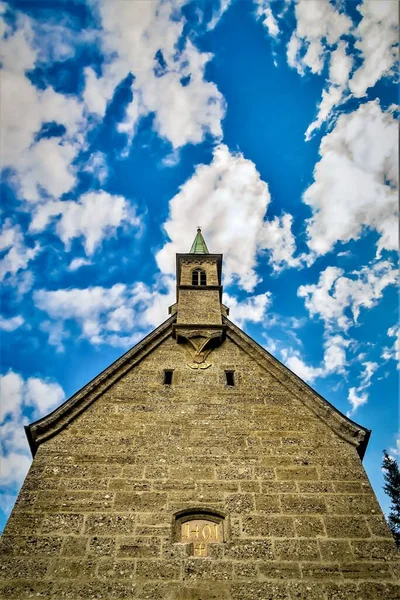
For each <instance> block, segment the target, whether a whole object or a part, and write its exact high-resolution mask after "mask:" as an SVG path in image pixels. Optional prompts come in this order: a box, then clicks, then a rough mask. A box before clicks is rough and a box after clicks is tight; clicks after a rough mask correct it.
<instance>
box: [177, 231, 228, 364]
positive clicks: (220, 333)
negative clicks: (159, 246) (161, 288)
mask: <svg viewBox="0 0 400 600" xmlns="http://www.w3.org/2000/svg"><path fill="white" fill-rule="evenodd" d="M221 277H222V254H210V253H209V251H208V248H207V245H206V242H205V240H204V238H203V235H202V233H201V229H200V227H198V228H197V234H196V237H195V239H194V242H193V244H192V247H191V248H190V251H189V253H188V254H177V255H176V298H177V302H176V304H175V305H174V306H172V307H171V309H170V312H171V313H176V315H177V318H176V323H175V324H174V327H173V335H174V337H175V339H176V340H177V342H178V343H183V344H186V345H187V348H188V350H189V352H190V353H191V355H192V358H193V361H192V363H189V366H190V367H192V368H202V369H205V368H207V367H208V366H210V364H209V363H207V362H206V357H207V355H208V354H209V352H210V351H211V350H212V348H214V347H215V346H217V345H219V344H220V343H221V342H222V341H223V339H224V337H225V329H226V326H225V325H224V324H223V320H222V317H223V316H226V315H228V309H227V308H226V307H225V306H224V305H223V304H222V280H221Z"/></svg>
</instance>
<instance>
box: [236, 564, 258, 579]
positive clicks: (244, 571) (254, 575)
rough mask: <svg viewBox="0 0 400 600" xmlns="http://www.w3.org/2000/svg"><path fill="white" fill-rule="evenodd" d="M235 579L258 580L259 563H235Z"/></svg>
mask: <svg viewBox="0 0 400 600" xmlns="http://www.w3.org/2000/svg"><path fill="white" fill-rule="evenodd" d="M233 579H234V580H236V579H238V580H242V579H250V581H256V580H257V579H258V570H257V565H256V564H255V563H252V562H235V563H233Z"/></svg>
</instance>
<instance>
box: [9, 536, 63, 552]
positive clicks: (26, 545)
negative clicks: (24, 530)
mask: <svg viewBox="0 0 400 600" xmlns="http://www.w3.org/2000/svg"><path fill="white" fill-rule="evenodd" d="M62 541H63V538H62V537H59V536H43V535H30V536H17V535H14V536H7V535H3V537H2V542H3V544H4V549H5V548H6V547H7V548H8V550H9V551H6V552H4V553H6V554H13V555H14V556H31V557H32V556H37V557H42V556H56V555H57V554H60V550H61V544H62ZM0 552H1V550H0Z"/></svg>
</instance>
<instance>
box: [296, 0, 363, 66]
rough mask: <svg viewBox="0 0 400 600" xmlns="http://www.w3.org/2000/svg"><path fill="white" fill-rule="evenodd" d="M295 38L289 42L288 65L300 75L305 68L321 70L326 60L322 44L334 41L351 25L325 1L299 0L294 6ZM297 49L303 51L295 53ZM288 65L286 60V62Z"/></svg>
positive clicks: (332, 43) (334, 42)
mask: <svg viewBox="0 0 400 600" xmlns="http://www.w3.org/2000/svg"><path fill="white" fill-rule="evenodd" d="M295 16H296V30H295V36H296V37H295V38H294V40H295V41H293V39H292V40H291V41H290V42H289V47H288V54H289V55H290V57H291V62H292V64H291V66H294V67H295V68H296V69H297V71H298V72H299V74H300V75H303V73H304V70H305V68H307V67H308V68H309V69H310V70H311V72H312V73H321V71H322V68H323V66H324V63H325V60H326V46H327V45H328V46H332V45H334V44H336V43H337V42H338V41H339V40H340V38H341V36H342V35H344V34H347V33H348V32H349V30H350V28H351V26H352V22H351V20H350V19H349V17H348V16H347V15H345V14H343V13H341V12H340V11H338V10H337V9H336V8H335V6H334V5H333V4H331V3H330V2H329V0H299V1H298V2H297V3H296V5H295ZM300 48H302V49H305V50H306V52H305V54H299V50H300ZM289 64H290V63H289Z"/></svg>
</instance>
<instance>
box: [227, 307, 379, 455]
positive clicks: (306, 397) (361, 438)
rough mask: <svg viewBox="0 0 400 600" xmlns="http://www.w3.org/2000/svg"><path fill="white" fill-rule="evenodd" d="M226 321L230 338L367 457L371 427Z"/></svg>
mask: <svg viewBox="0 0 400 600" xmlns="http://www.w3.org/2000/svg"><path fill="white" fill-rule="evenodd" d="M223 321H224V324H225V325H226V335H227V337H228V338H230V339H231V340H232V341H233V342H235V343H236V344H237V345H238V346H239V347H240V348H242V350H244V351H245V352H247V354H249V355H250V356H251V357H252V358H253V360H255V361H256V362H257V363H258V364H259V365H260V366H261V367H263V368H264V369H265V370H266V371H268V372H269V373H270V374H271V375H272V376H274V377H275V379H277V380H278V381H279V382H280V383H281V384H282V385H283V386H285V387H286V388H287V389H288V390H290V392H291V393H292V394H293V395H294V396H296V398H298V399H299V400H300V401H301V402H302V403H303V404H304V405H305V406H307V407H308V408H309V409H310V410H311V411H312V412H313V413H314V414H316V415H317V416H318V417H319V418H320V419H321V420H322V421H324V422H325V423H326V424H327V425H328V426H329V427H330V428H331V429H332V430H333V431H334V432H335V433H336V434H337V435H338V436H340V437H341V438H343V439H344V440H346V442H349V444H352V445H353V446H355V447H356V448H357V452H358V454H359V456H360V458H361V459H362V458H363V456H364V454H365V450H366V448H367V444H368V440H369V437H370V435H371V431H370V430H369V429H366V428H365V427H362V426H361V425H359V424H358V423H356V422H355V421H352V420H351V419H349V418H348V417H346V416H345V415H344V414H343V413H341V412H340V411H339V410H338V409H337V408H335V407H334V406H333V405H332V404H331V403H330V402H328V400H325V398H323V397H322V396H321V395H320V394H318V392H316V391H315V390H314V389H313V388H312V387H310V386H309V385H308V384H307V383H305V382H304V381H303V380H302V379H300V377H298V376H297V375H296V374H295V373H293V371H291V370H290V369H289V368H288V367H286V366H285V365H284V364H282V363H281V362H280V361H279V360H278V359H277V358H275V357H274V356H273V355H272V354H270V353H269V352H268V351H267V350H265V348H263V347H262V346H260V345H259V344H257V342H255V341H254V340H253V339H252V338H251V337H250V336H248V335H247V334H246V333H244V331H242V330H241V329H240V328H239V327H237V326H236V325H234V323H232V322H231V321H229V319H227V318H226V317H224V318H223Z"/></svg>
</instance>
